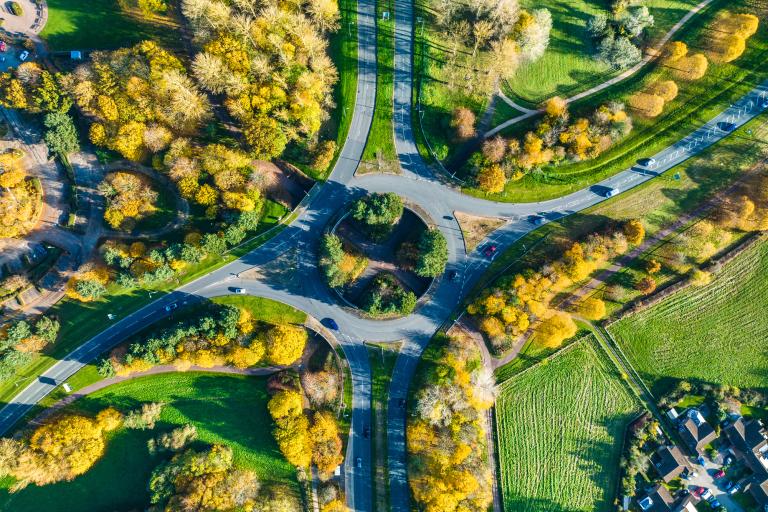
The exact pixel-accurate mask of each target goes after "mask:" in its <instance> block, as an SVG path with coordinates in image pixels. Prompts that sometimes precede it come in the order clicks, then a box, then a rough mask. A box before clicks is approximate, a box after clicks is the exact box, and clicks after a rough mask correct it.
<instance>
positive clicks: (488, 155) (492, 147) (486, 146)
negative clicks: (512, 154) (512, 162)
mask: <svg viewBox="0 0 768 512" xmlns="http://www.w3.org/2000/svg"><path fill="white" fill-rule="evenodd" d="M506 152H507V142H506V141H505V140H504V138H503V137H501V136H499V135H497V136H496V137H494V138H492V139H486V140H485V141H484V142H483V158H485V159H486V160H487V161H489V162H491V163H499V162H501V161H502V160H503V159H504V155H505V154H506Z"/></svg>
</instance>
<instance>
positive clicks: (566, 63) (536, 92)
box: [503, 0, 699, 105]
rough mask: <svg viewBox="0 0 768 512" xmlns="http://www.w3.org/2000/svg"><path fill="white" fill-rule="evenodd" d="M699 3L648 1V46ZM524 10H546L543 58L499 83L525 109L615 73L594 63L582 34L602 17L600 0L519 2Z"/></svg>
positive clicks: (603, 4)
mask: <svg viewBox="0 0 768 512" xmlns="http://www.w3.org/2000/svg"><path fill="white" fill-rule="evenodd" d="M698 3H699V0H651V1H647V2H645V5H646V6H647V7H648V9H649V10H650V11H651V14H652V15H653V17H654V20H655V23H654V26H653V27H652V28H651V29H649V34H648V35H649V44H651V45H652V44H654V43H655V42H656V41H658V40H659V39H660V38H661V37H662V36H663V35H664V34H665V33H667V32H668V31H669V30H670V29H671V28H672V26H674V24H675V23H677V22H678V21H679V20H680V19H681V18H682V17H683V16H684V15H685V14H686V13H687V12H688V10H690V9H691V7H693V6H695V5H696V4H698ZM520 5H521V7H523V8H526V9H540V8H546V9H549V12H550V13H552V32H551V35H550V40H549V47H548V48H547V51H546V53H545V54H544V56H543V57H542V58H541V59H540V60H538V61H536V62H533V63H530V64H524V65H523V66H521V67H520V69H519V70H518V72H517V73H516V74H515V76H514V77H513V78H512V79H511V80H509V81H508V82H507V83H505V84H503V86H504V90H505V92H507V93H509V94H512V95H513V96H512V97H517V98H518V99H520V100H521V101H522V102H523V103H525V104H528V105H537V104H539V103H541V102H542V101H544V100H545V99H547V98H549V97H551V96H556V95H559V96H573V95H574V94H576V93H578V92H580V91H583V90H585V89H588V88H589V87H593V86H595V85H598V84H600V83H602V82H605V81H606V80H608V79H609V78H611V76H612V75H614V74H616V72H614V71H612V70H611V69H610V68H609V66H607V65H605V64H602V63H600V62H598V61H597V60H596V59H595V58H594V57H593V54H594V53H595V50H594V48H593V45H592V42H591V40H590V37H589V34H588V33H587V22H588V21H589V19H590V18H591V17H592V16H593V15H594V14H598V13H601V12H603V13H605V12H606V5H607V4H606V2H603V1H600V0H544V1H542V0H524V1H522V2H520Z"/></svg>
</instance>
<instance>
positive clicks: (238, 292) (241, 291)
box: [235, 288, 245, 295]
mask: <svg viewBox="0 0 768 512" xmlns="http://www.w3.org/2000/svg"><path fill="white" fill-rule="evenodd" d="M235 293H236V294H238V295H245V288H235Z"/></svg>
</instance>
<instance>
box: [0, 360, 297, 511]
mask: <svg viewBox="0 0 768 512" xmlns="http://www.w3.org/2000/svg"><path fill="white" fill-rule="evenodd" d="M267 400H268V396H267V393H266V386H265V379H264V378H259V377H244V376H239V375H216V374H210V373H197V372H195V373H174V374H161V375H154V376H149V377H142V378H138V379H135V380H131V381H127V382H123V383H120V384H115V385H113V386H110V387H108V388H105V389H103V390H100V391H98V392H95V393H93V394H92V395H89V396H88V397H86V398H83V399H81V400H79V401H77V402H75V403H74V404H73V405H72V406H70V408H71V409H73V410H80V411H87V412H96V411H99V410H101V409H103V408H104V407H106V406H110V405H111V406H115V407H117V408H119V409H122V410H128V409H130V408H133V407H136V406H137V404H139V403H141V402H150V401H154V402H164V403H166V404H167V405H166V406H165V409H164V410H163V414H162V417H161V421H160V423H158V426H157V427H156V428H155V430H153V431H137V430H120V431H118V432H116V433H115V435H113V436H112V438H111V439H110V441H109V444H108V446H107V451H106V454H105V456H104V457H103V458H102V459H101V460H100V461H99V462H98V463H97V464H96V465H95V466H94V467H93V468H92V469H91V470H90V471H88V472H87V473H86V474H84V475H82V476H80V477H78V478H76V479H75V480H73V481H72V482H65V483H59V484H54V485H48V486H44V487H35V486H30V487H27V488H26V489H24V490H22V491H19V492H17V493H15V494H10V495H9V494H8V493H7V491H6V490H5V489H7V486H8V485H9V481H8V480H7V479H6V480H5V481H4V482H3V484H4V485H3V490H2V491H0V510H9V511H10V510H13V511H15V512H26V511H29V512H32V511H35V512H37V511H40V510H46V511H49V512H56V511H61V512H78V511H83V512H86V511H87V512H92V511H95V510H132V509H135V510H144V508H146V507H147V506H148V505H149V493H148V492H147V482H148V481H149V476H150V473H151V471H152V469H153V468H154V467H155V466H157V465H158V464H159V463H160V462H161V461H162V460H165V459H166V458H167V455H156V456H151V455H150V454H149V452H148V451H147V441H148V440H149V439H150V438H152V437H154V436H156V435H157V434H158V433H160V432H167V431H169V430H171V429H172V428H174V427H175V426H177V425H182V424H185V423H191V424H193V425H195V426H196V427H197V431H198V436H199V441H200V443H206V444H210V443H222V444H226V445H229V446H231V447H232V449H233V451H234V455H235V463H236V465H239V466H242V467H245V468H249V469H252V470H254V471H256V472H257V473H258V475H259V476H260V478H261V479H262V481H264V482H275V483H282V484H288V485H289V486H291V487H292V488H293V489H295V491H296V492H298V484H297V481H296V473H295V470H294V469H293V467H292V466H291V465H290V464H288V462H287V461H286V460H285V459H284V458H283V457H282V455H281V454H280V452H279V451H278V449H277V446H276V444H275V442H274V440H273V437H272V433H271V429H272V421H271V419H270V417H269V413H268V412H267V407H266V402H267Z"/></svg>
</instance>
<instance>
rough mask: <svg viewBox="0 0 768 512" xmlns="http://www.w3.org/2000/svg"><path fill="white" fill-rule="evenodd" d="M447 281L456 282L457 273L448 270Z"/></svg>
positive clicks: (457, 278)
mask: <svg viewBox="0 0 768 512" xmlns="http://www.w3.org/2000/svg"><path fill="white" fill-rule="evenodd" d="M448 280H449V281H451V282H454V283H455V282H456V281H458V280H459V273H458V272H456V271H455V270H449V271H448Z"/></svg>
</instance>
